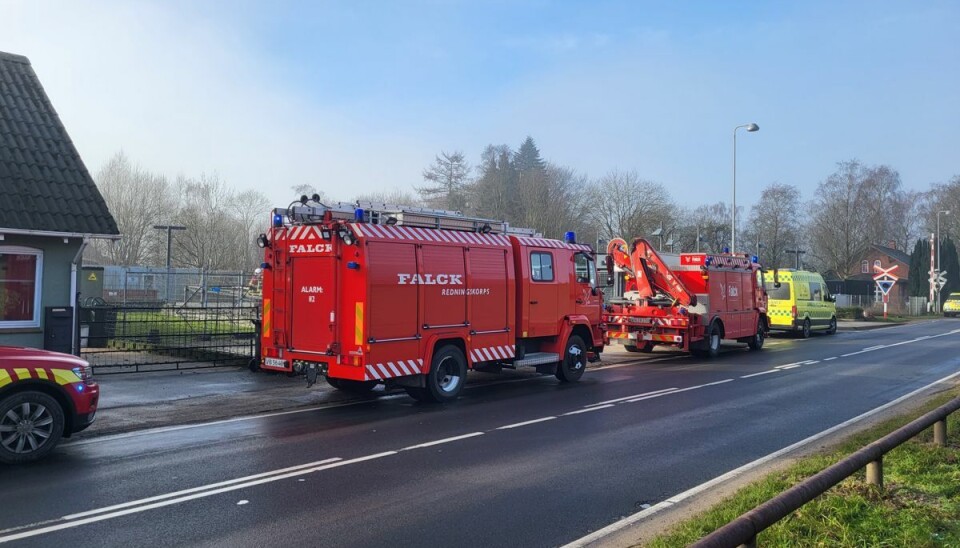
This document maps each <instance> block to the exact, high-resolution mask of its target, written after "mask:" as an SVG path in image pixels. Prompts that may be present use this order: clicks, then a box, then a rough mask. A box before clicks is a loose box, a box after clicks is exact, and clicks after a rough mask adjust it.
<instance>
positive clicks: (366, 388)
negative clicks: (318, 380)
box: [327, 377, 379, 394]
mask: <svg viewBox="0 0 960 548" xmlns="http://www.w3.org/2000/svg"><path fill="white" fill-rule="evenodd" d="M327 384H329V385H330V386H332V387H334V388H336V389H337V390H342V391H344V392H350V393H351V394H366V393H368V392H370V391H371V390H373V389H374V388H375V387H376V386H377V384H379V383H377V381H353V380H350V379H331V378H330V377H327Z"/></svg>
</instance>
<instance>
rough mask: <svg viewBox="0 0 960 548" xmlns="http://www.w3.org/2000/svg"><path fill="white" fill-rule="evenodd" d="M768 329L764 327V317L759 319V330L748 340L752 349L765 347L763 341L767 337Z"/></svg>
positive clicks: (748, 344)
mask: <svg viewBox="0 0 960 548" xmlns="http://www.w3.org/2000/svg"><path fill="white" fill-rule="evenodd" d="M765 332H766V329H764V325H763V318H761V319H760V320H758V321H757V332H756V333H754V334H753V336H752V337H750V340H748V341H747V346H749V347H750V350H760V349H762V348H763V341H764V339H765V338H766V333H765Z"/></svg>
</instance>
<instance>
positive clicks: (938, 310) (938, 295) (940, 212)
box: [934, 209, 950, 312]
mask: <svg viewBox="0 0 960 548" xmlns="http://www.w3.org/2000/svg"><path fill="white" fill-rule="evenodd" d="M941 214H943V215H950V210H949V209H945V210H942V211H937V267H936V268H935V269H934V271H935V272H936V273H937V274H938V275H939V274H940V266H941V265H940V215H941ZM937 312H940V284H937Z"/></svg>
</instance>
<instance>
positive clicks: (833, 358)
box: [823, 356, 837, 362]
mask: <svg viewBox="0 0 960 548" xmlns="http://www.w3.org/2000/svg"><path fill="white" fill-rule="evenodd" d="M835 359H837V357H836V356H831V357H829V358H824V359H823V361H825V362H828V361H830V360H835Z"/></svg>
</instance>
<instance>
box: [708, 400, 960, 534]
mask: <svg viewBox="0 0 960 548" xmlns="http://www.w3.org/2000/svg"><path fill="white" fill-rule="evenodd" d="M957 410H960V398H955V399H953V400H951V401H950V402H948V403H946V404H944V405H942V406H940V407H938V408H937V409H934V410H933V411H931V412H929V413H927V414H926V415H923V416H922V417H920V418H919V419H917V420H915V421H913V422H911V423H910V424H907V425H906V426H904V427H902V428H900V429H898V430H896V431H894V432H891V433H890V434H888V435H886V436H884V437H883V438H880V439H879V440H877V441H875V442H873V443H871V444H870V445H867V446H866V447H864V448H862V449H860V450H858V451H857V452H855V453H853V454H852V455H850V456H849V457H847V458H845V459H843V460H841V461H840V462H838V463H836V464H834V465H833V466H830V467H829V468H826V469H825V470H823V471H821V472H819V473H817V474H815V475H813V476H811V477H809V478H807V479H806V480H804V481H802V482H800V483H798V484H797V485H794V486H793V487H791V488H790V489H787V490H786V491H784V492H783V493H780V494H779V495H777V496H776V497H774V498H772V499H770V500H768V501H767V502H765V503H763V504H761V505H760V506H757V507H756V508H754V509H753V510H750V511H748V512H746V513H744V514H742V515H741V516H740V517H738V518H736V519H734V520H733V521H731V522H730V523H727V524H726V525H724V526H723V527H721V528H719V529H717V530H716V531H714V532H713V533H710V534H709V535H707V536H705V537H703V538H702V539H700V540H698V541H697V542H695V543H693V544H691V545H690V546H693V547H696V548H708V547H709V548H729V547H733V546H743V547H755V546H757V535H759V534H760V533H761V532H762V531H763V530H765V529H767V528H769V527H770V526H772V525H773V524H775V523H776V522H778V521H780V520H782V519H784V518H786V517H787V516H788V515H790V514H791V513H792V512H794V511H795V510H797V509H798V508H800V507H801V506H803V505H804V504H806V503H808V502H810V501H811V500H813V499H815V498H816V497H819V496H820V495H822V494H824V493H826V492H827V491H828V490H829V489H830V488H832V487H833V486H835V485H837V484H838V483H840V482H841V481H843V480H845V479H847V478H848V477H850V476H852V475H853V474H855V473H857V472H858V471H859V470H862V469H863V468H864V467H866V469H867V474H866V475H867V478H866V479H867V483H868V484H872V485H877V486H879V487H881V488H882V487H883V456H884V455H886V454H887V453H889V452H890V451H892V450H893V449H895V448H897V447H899V446H900V445H902V444H903V443H905V442H907V441H909V440H910V439H911V438H913V437H914V436H916V435H917V434H919V433H921V432H923V431H924V430H926V429H927V428H929V427H930V426H933V442H934V444H935V445H937V446H940V447H943V446H945V445H946V443H947V417H948V416H949V415H950V414H951V413H953V412H955V411H957Z"/></svg>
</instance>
